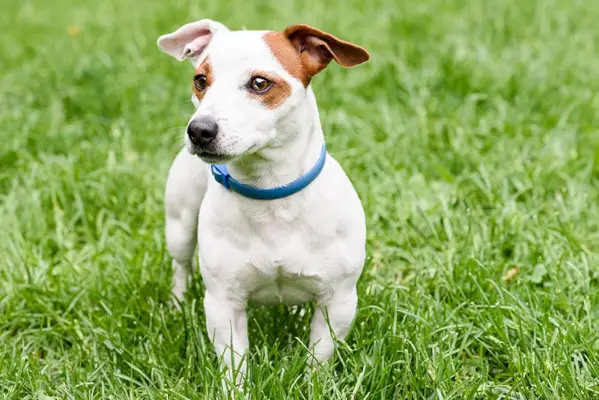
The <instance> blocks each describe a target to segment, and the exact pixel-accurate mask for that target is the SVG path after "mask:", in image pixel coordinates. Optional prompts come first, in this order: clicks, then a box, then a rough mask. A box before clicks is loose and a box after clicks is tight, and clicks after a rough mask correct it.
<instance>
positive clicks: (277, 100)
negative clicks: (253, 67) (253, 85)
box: [249, 71, 291, 109]
mask: <svg viewBox="0 0 599 400" xmlns="http://www.w3.org/2000/svg"><path fill="white" fill-rule="evenodd" d="M253 77H262V78H265V79H267V80H269V81H271V82H272V86H271V87H270V89H268V90H267V91H266V92H264V93H256V92H251V91H250V92H249V94H250V97H251V98H253V99H256V100H258V101H260V102H261V103H262V104H263V105H264V106H265V107H266V108H270V109H273V108H277V107H279V106H280V105H281V104H283V103H284V102H285V100H286V99H287V98H288V97H289V96H291V85H290V84H289V82H287V81H286V80H285V79H283V78H281V77H280V76H278V75H273V74H269V73H266V72H260V71H256V72H255V73H254V74H252V78H253Z"/></svg>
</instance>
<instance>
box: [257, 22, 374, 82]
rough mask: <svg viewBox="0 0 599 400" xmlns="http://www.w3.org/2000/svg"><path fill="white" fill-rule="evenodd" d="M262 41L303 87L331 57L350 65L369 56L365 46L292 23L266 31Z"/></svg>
mask: <svg viewBox="0 0 599 400" xmlns="http://www.w3.org/2000/svg"><path fill="white" fill-rule="evenodd" d="M264 40H265V41H266V44H267V45H268V47H270V49H271V51H272V52H273V54H274V55H275V57H276V58H277V59H278V60H279V62H280V63H281V65H282V66H283V67H284V68H285V69H286V70H287V72H289V74H290V75H291V76H294V77H296V78H298V79H299V80H300V81H301V82H302V83H303V84H304V87H307V86H308V85H309V84H310V81H311V79H312V77H313V76H314V75H316V74H317V73H319V72H320V71H322V70H323V69H324V68H325V67H326V66H327V65H328V64H329V62H330V61H331V60H335V62H337V64H339V65H341V66H342V67H346V68H349V67H353V66H356V65H358V64H362V63H363V62H366V61H368V60H369V59H370V55H369V54H368V51H366V49H364V48H362V47H360V46H358V45H356V44H353V43H350V42H346V41H344V40H341V39H338V38H336V37H335V36H333V35H331V34H330V33H327V32H324V31H321V30H320V29H317V28H314V27H311V26H309V25H291V26H289V27H287V28H286V29H285V31H284V32H268V33H266V34H265V35H264Z"/></svg>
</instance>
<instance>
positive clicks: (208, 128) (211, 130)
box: [187, 116, 218, 146]
mask: <svg viewBox="0 0 599 400" xmlns="http://www.w3.org/2000/svg"><path fill="white" fill-rule="evenodd" d="M217 134H218V124H217V123H216V120H215V119H214V118H212V117H209V116H205V117H200V118H196V119H194V120H192V121H191V122H190V123H189V125H188V126H187V136H189V140H191V143H193V144H196V145H200V146H204V145H207V144H208V143H210V142H212V141H213V140H214V138H215V137H216V135H217Z"/></svg>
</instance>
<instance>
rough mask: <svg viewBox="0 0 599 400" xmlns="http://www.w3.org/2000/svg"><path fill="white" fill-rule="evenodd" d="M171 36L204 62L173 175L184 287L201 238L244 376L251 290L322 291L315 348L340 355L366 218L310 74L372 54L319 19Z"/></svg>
mask: <svg viewBox="0 0 599 400" xmlns="http://www.w3.org/2000/svg"><path fill="white" fill-rule="evenodd" d="M158 46H159V48H160V49H161V50H162V51H164V52H166V53H168V54H170V55H171V56H173V57H175V58H176V59H178V60H184V59H188V60H190V61H191V63H192V64H193V66H194V68H195V75H194V79H193V96H192V101H193V103H194V105H195V106H196V108H197V110H196V112H195V113H194V114H193V116H192V117H191V119H190V121H189V123H188V125H187V134H186V136H185V149H182V151H181V152H180V153H179V154H178V156H177V157H176V159H175V161H174V163H173V165H172V167H171V169H170V172H169V177H168V183H167V187H166V238H167V244H168V249H169V252H170V254H171V255H172V257H173V268H174V279H173V281H174V289H173V293H174V295H175V296H176V297H177V298H178V299H182V296H183V292H184V290H185V287H186V282H187V271H186V268H187V267H188V266H189V265H190V263H191V259H192V257H193V253H194V251H195V246H196V243H199V254H200V257H199V259H200V271H201V273H202V277H203V280H204V284H205V287H206V295H205V299H204V307H205V312H206V325H207V328H208V334H209V336H210V338H211V340H212V343H213V345H214V347H215V350H216V352H217V353H218V354H219V355H224V361H225V363H226V365H227V366H228V367H229V368H227V371H228V374H229V376H230V377H231V376H232V375H231V373H232V367H235V368H238V369H239V371H240V373H239V374H237V376H238V379H237V381H238V382H240V379H241V378H242V377H243V376H244V371H245V363H244V362H243V355H244V353H245V351H246V350H247V348H248V345H249V340H248V331H247V315H246V306H247V303H248V301H254V302H258V303H263V304H264V303H266V304H278V303H283V304H290V305H291V304H301V303H306V302H310V301H313V300H315V301H316V304H317V309H316V312H315V315H314V318H313V321H312V324H311V333H310V344H309V347H310V348H311V350H312V354H313V358H311V360H312V361H314V360H316V361H318V362H323V361H325V360H327V359H328V358H329V357H331V355H332V354H333V350H334V348H333V337H332V336H331V331H332V333H333V334H334V336H336V337H337V338H339V339H343V338H344V337H345V335H346V334H347V332H348V330H349V328H350V325H351V324H352V321H353V319H354V316H355V313H356V307H357V300H358V298H357V293H356V282H357V281H358V278H359V277H360V274H361V272H362V268H363V265H364V259H365V241H366V227H365V217H364V211H363V209H362V205H361V202H360V199H359V197H358V195H357V193H356V191H355V190H354V188H353V186H352V184H351V182H350V180H349V179H348V177H347V176H346V174H345V172H344V171H343V169H342V168H341V167H340V166H339V164H338V163H337V161H335V159H334V158H333V157H332V156H331V155H329V154H328V153H327V152H326V149H325V144H324V143H325V141H324V136H323V133H322V128H321V124H320V120H319V115H318V108H317V105H316V100H315V97H314V93H313V92H312V89H311V87H310V82H311V79H312V77H313V76H314V75H316V74H317V73H318V72H320V71H321V70H323V69H324V68H325V67H326V66H327V65H328V64H329V62H330V61H331V60H335V61H336V62H337V63H338V64H339V65H341V66H343V67H353V66H355V65H358V64H361V63H363V62H365V61H367V60H368V59H369V55H368V52H367V51H366V50H364V49H363V48H361V47H359V46H357V45H355V44H352V43H349V42H346V41H343V40H340V39H337V38H336V37H334V36H332V35H330V34H328V33H325V32H323V31H320V30H318V29H316V28H313V27H310V26H307V25H293V26H290V27H288V28H287V29H285V31H284V32H272V31H245V30H244V31H230V30H229V29H227V28H226V27H225V26H223V25H222V24H220V23H218V22H215V21H212V20H208V19H204V20H200V21H197V22H194V23H190V24H187V25H184V26H182V27H181V28H179V29H178V30H176V31H175V32H173V33H170V34H167V35H163V36H161V37H160V38H159V39H158ZM211 164H212V165H211ZM329 326H330V328H329Z"/></svg>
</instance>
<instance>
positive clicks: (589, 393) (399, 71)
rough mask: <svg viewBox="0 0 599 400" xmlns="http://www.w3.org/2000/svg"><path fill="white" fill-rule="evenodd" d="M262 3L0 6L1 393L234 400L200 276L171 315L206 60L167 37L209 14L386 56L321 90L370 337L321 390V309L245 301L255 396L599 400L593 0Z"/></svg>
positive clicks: (359, 333) (318, 86) (598, 79)
mask: <svg viewBox="0 0 599 400" xmlns="http://www.w3.org/2000/svg"><path fill="white" fill-rule="evenodd" d="M252 3H254V2H249V1H241V0H234V1H232V2H224V1H216V0H203V1H195V0H194V1H180V2H178V3H177V4H176V5H172V4H171V2H166V1H140V0H123V1H121V0H107V1H102V2H89V1H88V2H83V1H73V0H71V1H67V0H48V1H45V2H42V1H32V0H23V1H8V0H5V1H3V4H2V7H1V8H2V12H1V13H0V26H1V27H2V35H0V143H1V144H0V223H1V224H0V396H2V397H3V398H7V399H48V398H57V399H185V398H190V399H215V398H218V393H219V391H220V385H219V373H218V369H217V363H216V360H215V357H214V355H213V352H212V347H211V346H210V344H209V342H208V341H207V337H206V334H205V328H204V315H203V311H202V309H201V306H200V305H201V299H202V296H203V289H202V284H201V279H199V277H198V278H197V279H195V281H194V285H193V288H192V289H191V291H190V292H189V293H188V300H187V303H186V305H185V307H184V310H183V313H181V314H178V313H176V312H175V311H173V310H172V309H171V307H170V303H169V291H170V274H171V271H170V260H169V257H168V254H167V252H166V249H165V241H164V237H163V226H164V223H163V198H162V193H163V188H164V184H165V179H166V172H167V169H168V167H169V165H170V162H171V161H172V159H173V157H174V155H175V154H176V152H177V150H178V149H179V147H180V145H181V143H182V128H183V127H184V126H185V124H186V122H187V118H188V116H189V115H190V113H191V112H192V105H191V102H190V92H189V90H190V84H189V82H190V81H189V79H190V76H191V75H190V73H191V68H190V66H189V65H187V64H186V63H177V62H176V61H174V60H173V59H171V58H169V57H168V56H166V55H164V54H162V53H160V52H159V50H158V49H157V47H156V45H155V40H156V38H157V37H158V35H160V34H162V33H166V32H169V31H172V30H173V29H175V28H177V27H178V26H179V25H180V24H182V23H185V22H189V21H191V20H195V19H199V18H204V17H209V18H213V19H217V20H219V21H222V22H223V23H225V24H227V25H228V26H229V27H231V28H235V29H240V28H243V27H246V28H248V29H282V28H284V27H285V26H286V24H289V23H299V22H302V23H309V24H313V25H315V26H318V27H320V28H322V29H325V30H328V31H330V32H332V33H334V34H336V35H338V36H340V37H342V38H344V39H348V40H352V41H355V42H357V43H359V44H361V45H364V46H365V47H367V48H368V49H369V50H370V51H371V53H372V60H371V62H370V63H368V64H366V65H363V66H360V67H358V68H356V69H352V70H343V69H342V68H340V67H338V66H334V65H333V66H331V67H330V68H328V70H327V71H325V72H324V73H323V74H322V75H321V76H319V77H318V78H317V79H315V81H314V89H315V92H316V95H317V98H318V101H319V105H320V111H321V117H322V121H323V127H324V130H325V135H326V137H327V142H328V146H329V149H330V151H331V153H332V154H334V155H335V157H337V159H338V160H339V161H340V162H341V164H342V165H343V166H344V168H345V169H346V171H347V173H348V174H349V176H350V177H351V178H352V180H353V181H354V182H355V185H356V188H357V190H358V192H359V194H360V196H361V198H362V200H363V204H364V207H365V209H366V212H367V219H368V222H367V223H368V261H367V265H366V268H365V270H364V274H363V276H362V278H361V281H360V284H359V293H360V303H359V305H360V308H359V312H358V316H357V320H356V322H355V325H354V329H353V330H352V332H351V334H350V335H349V337H348V338H347V341H346V343H343V344H340V345H339V348H338V351H337V353H336V356H335V359H334V361H333V363H332V364H331V366H330V367H327V368H323V369H322V370H320V371H318V372H317V373H315V374H313V375H311V376H308V375H306V374H304V363H305V360H306V356H307V354H306V351H305V350H304V346H303V344H302V342H304V341H305V340H306V339H307V337H308V332H307V327H308V321H309V317H310V308H309V307H308V313H307V314H306V315H302V314H300V313H297V312H296V313H293V312H290V310H287V309H285V308H283V307H278V308H277V307H275V308H256V307H253V308H252V309H251V310H250V317H251V318H250V331H251V336H250V339H251V354H250V357H251V364H250V369H251V373H252V380H251V382H250V384H249V386H248V387H247V392H248V393H251V394H252V398H268V399H287V398H294V399H295V398H297V399H404V398H410V399H463V398H468V399H489V398H506V399H507V398H510V399H536V398H540V399H553V398H561V399H587V398H588V399H592V398H599V356H598V354H599V112H598V110H599V95H598V94H597V93H599V56H598V49H599V30H598V29H597V24H598V22H597V21H599V3H597V2H596V1H590V0H544V1H541V0H504V1H490V0H489V1H462V0H426V1H404V2H398V1H395V0H373V1H366V0H350V1H349V3H348V2H346V0H331V1H327V2H326V5H325V2H322V3H318V4H320V5H318V4H317V3H316V2H312V3H313V4H310V5H308V4H307V3H306V2H303V1H289V2H276V1H274V0H267V1H260V2H255V3H256V4H255V5H254V6H251V5H250V4H252ZM69 32H70V33H69ZM515 268H518V271H519V273H516V274H515V275H514V276H512V277H511V279H504V277H508V276H509V275H510V273H508V271H516V270H515Z"/></svg>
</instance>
